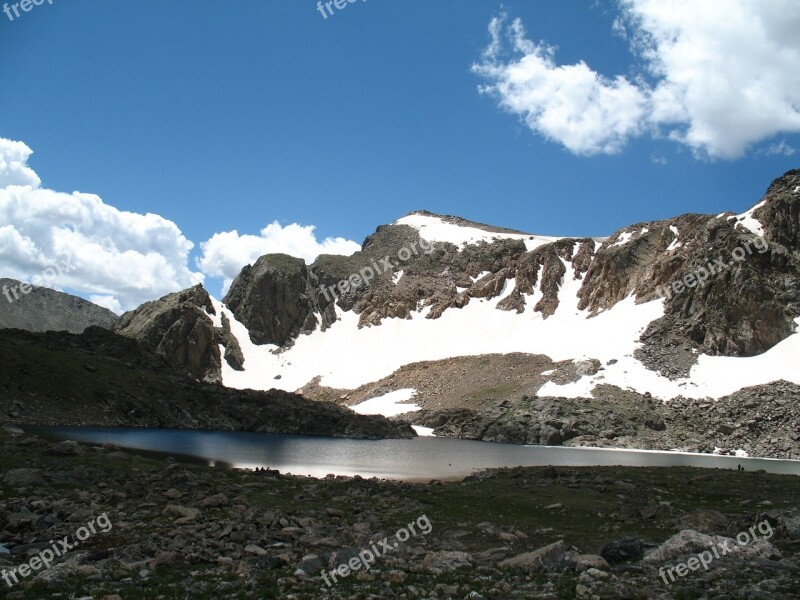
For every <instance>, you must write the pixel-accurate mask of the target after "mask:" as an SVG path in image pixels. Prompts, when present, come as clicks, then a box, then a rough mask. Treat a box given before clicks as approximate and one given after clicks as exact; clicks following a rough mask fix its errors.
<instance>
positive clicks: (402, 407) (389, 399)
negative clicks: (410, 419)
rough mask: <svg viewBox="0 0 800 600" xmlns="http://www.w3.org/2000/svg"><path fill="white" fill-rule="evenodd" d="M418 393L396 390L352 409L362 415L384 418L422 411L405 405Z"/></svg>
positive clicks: (410, 405)
mask: <svg viewBox="0 0 800 600" xmlns="http://www.w3.org/2000/svg"><path fill="white" fill-rule="evenodd" d="M416 393H417V390H415V389H414V388H403V389H401V390H395V391H393V392H389V393H388V394H384V395H383V396H378V397H376V398H370V399H369V400H364V402H361V403H360V404H356V405H355V406H351V407H350V408H351V409H352V410H354V411H355V412H357V413H358V414H360V415H383V416H384V417H395V416H397V415H402V414H403V413H407V412H414V411H417V410H420V407H419V406H418V405H416V404H413V403H412V404H403V403H404V402H408V401H409V400H411V398H413V397H414V396H415V395H416Z"/></svg>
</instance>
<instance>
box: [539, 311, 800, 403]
mask: <svg viewBox="0 0 800 600" xmlns="http://www.w3.org/2000/svg"><path fill="white" fill-rule="evenodd" d="M795 322H796V323H797V324H798V326H800V318H798V319H795ZM798 356H800V333H798V332H795V333H793V334H792V335H790V336H789V337H788V338H786V339H785V340H783V341H782V342H780V343H779V344H776V345H775V346H773V347H772V348H770V349H769V350H767V351H766V352H764V353H763V354H759V355H758V356H750V357H734V356H707V355H705V354H702V355H700V357H699V358H698V362H697V364H696V365H695V366H694V367H692V369H691V371H690V372H689V377H685V378H681V379H676V380H670V379H667V378H666V377H661V376H660V375H658V374H657V373H655V372H653V371H650V370H649V369H647V368H645V366H644V365H643V364H642V363H640V362H639V361H638V360H636V359H635V358H633V357H632V356H625V357H622V358H620V359H619V360H618V362H617V363H616V364H613V365H606V366H605V369H604V370H603V371H600V372H599V373H597V374H595V375H591V376H586V377H582V378H581V379H579V380H578V381H575V382H573V383H568V384H565V385H558V384H555V383H553V382H548V383H546V384H545V385H543V386H542V387H541V388H540V389H539V392H538V395H539V396H562V397H566V398H591V396H592V390H593V389H594V387H595V386H596V385H598V384H602V383H607V384H612V385H617V386H619V387H621V388H623V389H624V388H628V389H631V390H634V391H637V392H639V393H642V394H643V393H645V392H650V393H651V394H652V395H653V396H656V397H657V398H662V399H670V398H674V397H676V396H684V397H686V398H707V397H710V398H721V397H722V396H727V395H728V394H732V393H733V392H736V391H737V390H740V389H742V388H744V387H750V386H753V385H761V384H765V383H771V382H773V381H777V380H780V379H785V380H787V381H791V382H792V383H796V384H798V385H800V369H798V368H797V363H798V359H797V357H798Z"/></svg>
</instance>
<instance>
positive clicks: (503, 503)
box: [0, 430, 800, 600]
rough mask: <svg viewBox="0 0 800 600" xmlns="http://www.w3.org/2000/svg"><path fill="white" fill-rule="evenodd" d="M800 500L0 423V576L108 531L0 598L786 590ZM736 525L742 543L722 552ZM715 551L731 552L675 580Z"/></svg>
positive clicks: (775, 483) (709, 594) (730, 475)
mask: <svg viewBox="0 0 800 600" xmlns="http://www.w3.org/2000/svg"><path fill="white" fill-rule="evenodd" d="M799 493H800V481H799V480H798V479H797V478H796V477H792V476H778V475H768V474H766V473H759V472H752V473H751V472H736V471H716V470H698V469H690V468H678V469H651V468H553V467H547V468H525V469H504V470H498V471H491V472H484V473H480V474H477V475H474V476H472V477H469V478H467V479H466V480H464V481H460V482H451V483H441V482H435V481H434V482H430V483H428V484H409V483H402V482H387V481H379V480H374V479H372V480H366V479H361V478H358V477H356V478H343V477H333V476H329V477H328V478H326V479H311V478H304V477H295V476H289V475H282V474H277V473H275V472H263V473H261V472H252V471H237V470H228V469H219V468H211V467H206V466H202V465H192V464H187V463H179V462H175V461H174V460H171V459H169V458H164V459H156V458H147V457H142V456H138V455H136V454H132V453H127V452H122V451H120V450H118V449H115V448H109V447H93V446H82V445H78V444H75V443H74V442H60V443H52V442H48V441H45V440H41V439H38V438H35V437H26V436H21V435H19V436H18V435H14V434H11V433H9V432H7V431H5V430H0V569H2V570H5V572H6V573H8V572H10V571H14V570H15V569H18V568H19V567H20V565H23V564H26V563H27V564H33V561H32V560H31V559H34V558H35V557H37V556H38V555H40V553H41V552H42V551H43V549H45V548H48V547H50V546H51V544H52V542H51V541H50V540H56V539H62V538H63V537H64V536H74V535H75V533H76V531H78V530H79V528H80V527H81V526H83V525H85V524H86V523H88V522H90V521H91V520H92V519H96V518H97V517H98V515H101V514H102V515H106V516H107V518H108V522H109V523H111V524H112V527H111V528H110V530H108V531H107V532H102V531H98V532H97V533H96V535H92V536H90V537H89V538H88V539H87V540H86V541H83V542H81V543H80V544H78V545H77V546H76V547H74V548H72V549H71V550H69V551H68V552H66V553H65V554H64V555H63V556H62V557H60V558H58V559H57V560H56V561H55V563H54V564H53V565H52V566H50V568H46V569H43V568H40V569H38V570H37V571H36V572H35V573H33V574H31V575H29V576H28V577H26V578H22V580H21V581H20V582H19V583H17V584H15V585H13V586H12V587H9V586H8V585H7V584H6V583H5V582H4V581H2V580H0V597H2V598H8V599H9V600H22V599H34V598H36V599H41V598H81V599H86V600H88V599H104V600H119V599H125V600H127V599H136V600H140V599H156V598H230V599H234V598H236V599H240V598H287V599H298V600H300V599H306V598H309V599H312V598H313V599H317V598H363V599H367V598H425V599H433V598H437V599H439V598H469V599H474V600H480V599H481V598H487V599H495V598H496V599H508V598H519V599H523V598H525V599H529V598H539V599H553V600H555V599H573V598H587V599H589V598H597V599H605V598H631V599H635V598H641V599H645V598H656V599H664V600H666V599H679V598H680V599H685V598H737V599H745V598H747V599H751V598H759V599H764V600H771V599H775V600H778V599H785V598H798V597H800V510H798V508H797V498H798V494H799ZM423 515H424V516H425V517H426V519H427V520H428V521H429V523H430V529H429V533H427V534H426V535H413V536H410V537H409V538H408V539H406V540H403V541H402V542H401V543H398V544H396V547H394V548H393V549H392V550H391V552H387V553H386V554H385V555H383V556H381V557H379V558H378V559H377V560H375V561H374V563H373V564H372V565H371V568H370V569H362V570H360V571H358V572H352V573H350V574H348V575H347V576H340V577H339V578H338V580H337V582H336V583H334V582H333V581H330V583H331V585H330V586H329V585H327V584H326V582H325V580H324V579H323V578H322V577H321V572H322V571H323V570H324V571H330V570H331V569H334V568H336V567H337V565H339V564H341V563H343V562H348V561H349V559H351V558H353V557H354V556H356V555H357V554H358V553H359V552H360V551H361V550H363V549H365V548H370V547H372V545H373V544H378V543H379V541H380V540H383V539H384V538H388V540H389V541H391V540H393V539H401V538H399V535H398V536H397V538H396V537H395V533H396V532H399V530H401V529H402V528H404V527H406V526H407V524H409V523H412V522H415V521H418V520H419V519H420V517H422V516H423ZM747 531H751V532H752V533H754V538H757V539H751V540H750V542H749V543H748V544H746V545H744V546H741V547H740V548H735V546H736V537H737V534H739V533H740V532H747ZM768 532H769V535H767V533H768ZM714 544H716V545H722V546H724V545H726V544H727V545H728V546H730V547H731V548H733V549H734V550H735V551H731V552H729V553H727V554H723V555H721V556H719V558H716V557H714V558H712V560H711V561H710V564H709V565H708V569H703V568H699V569H689V570H687V574H686V575H681V573H682V565H687V564H688V565H689V566H690V567H691V566H692V565H693V564H696V563H693V562H692V560H691V559H692V557H693V556H696V555H698V554H699V553H701V552H703V551H705V550H708V549H710V548H711V547H712V546H713V545H714ZM731 544H733V546H731ZM670 568H672V571H671V573H672V575H671V576H665V575H666V574H667V573H669V572H670V571H669V569H670ZM15 572H16V571H15Z"/></svg>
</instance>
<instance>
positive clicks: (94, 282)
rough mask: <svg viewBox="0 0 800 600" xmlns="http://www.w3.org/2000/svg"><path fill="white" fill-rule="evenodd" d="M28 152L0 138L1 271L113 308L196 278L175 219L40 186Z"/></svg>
mask: <svg viewBox="0 0 800 600" xmlns="http://www.w3.org/2000/svg"><path fill="white" fill-rule="evenodd" d="M30 155H31V150H30V148H28V147H27V146H26V145H25V144H23V143H21V142H12V141H10V140H5V139H0V269H1V270H2V273H0V274H2V275H3V276H7V277H12V278H15V279H20V280H25V281H31V280H33V282H34V283H35V284H42V285H47V286H49V287H55V288H57V289H71V290H76V291H79V292H82V293H86V294H89V295H90V296H91V297H95V298H98V299H100V300H101V301H102V304H103V305H104V306H106V307H109V308H112V310H115V312H118V311H120V310H122V309H125V310H127V309H130V308H133V307H135V306H138V305H139V304H140V303H141V302H144V301H145V300H152V299H154V298H158V297H160V296H162V295H164V294H167V293H169V292H172V291H176V290H179V289H182V288H185V287H189V286H191V285H194V284H196V283H199V282H202V281H203V275H202V274H201V273H197V272H192V271H191V270H190V269H189V268H188V256H189V252H190V251H191V250H192V248H193V246H194V245H193V244H192V242H190V241H189V240H188V239H186V238H185V237H184V236H183V234H182V233H181V231H180V230H179V229H178V227H177V225H175V223H173V222H172V221H169V220H167V219H164V218H163V217H160V216H158V215H154V214H149V213H148V214H146V215H141V214H137V213H131V212H125V211H121V210H118V209H117V208H114V207H113V206H110V205H108V204H105V203H104V202H103V201H102V200H101V199H100V198H99V197H98V196H95V195H92V194H84V193H81V192H73V193H71V194H67V193H63V192H57V191H54V190H50V189H46V188H42V187H40V179H39V177H38V176H37V175H36V173H35V172H34V171H33V170H32V169H31V168H30V167H28V165H27V161H28V158H29V156H30ZM59 265H61V266H62V268H61V272H58V273H57V276H56V277H48V276H47V275H46V273H47V269H48V268H57V267H58V266H59Z"/></svg>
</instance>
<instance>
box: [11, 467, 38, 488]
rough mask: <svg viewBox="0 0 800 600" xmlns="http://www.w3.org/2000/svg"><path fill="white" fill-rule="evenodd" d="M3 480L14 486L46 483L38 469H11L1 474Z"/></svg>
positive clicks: (33, 485)
mask: <svg viewBox="0 0 800 600" xmlns="http://www.w3.org/2000/svg"><path fill="white" fill-rule="evenodd" d="M3 481H5V482H6V483H7V484H8V485H12V486H15V487H28V486H32V487H35V486H40V485H46V482H45V480H44V477H43V476H42V472H41V471H40V470H39V469H30V468H22V469H11V470H10V471H6V472H5V473H4V474H3Z"/></svg>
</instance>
